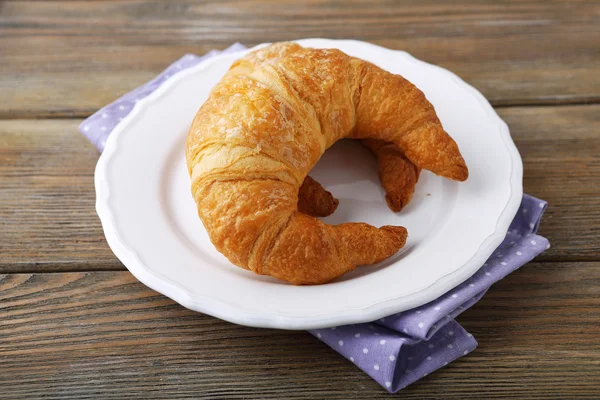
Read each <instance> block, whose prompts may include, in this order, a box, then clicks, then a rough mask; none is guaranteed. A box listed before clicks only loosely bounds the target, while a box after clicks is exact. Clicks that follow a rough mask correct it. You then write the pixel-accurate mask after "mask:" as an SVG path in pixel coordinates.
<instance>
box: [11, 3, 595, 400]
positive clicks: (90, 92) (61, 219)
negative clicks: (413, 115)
mask: <svg viewBox="0 0 600 400" xmlns="http://www.w3.org/2000/svg"><path fill="white" fill-rule="evenodd" d="M302 37H329V38H339V39H346V38H356V39H359V40H366V41H369V42H372V43H375V44H379V45H382V46H385V47H388V48H393V49H403V50H406V51H408V52H410V53H412V54H413V55H415V56H416V57H418V58H420V59H423V60H425V61H429V62H432V63H435V64H438V65H441V66H443V67H446V68H448V69H450V70H452V71H453V72H455V73H457V74H458V75H459V76H461V77H463V78H464V79H465V80H466V81H468V82H469V83H471V84H473V85H474V86H475V87H477V88H478V89H479V90H481V91H482V92H483V94H484V95H485V96H486V97H487V98H488V99H490V101H491V102H492V103H493V104H494V105H495V106H498V107H502V108H500V109H499V110H498V111H499V113H500V115H501V117H502V118H504V119H505V120H506V121H507V122H508V124H509V126H510V127H511V132H512V134H513V138H514V139H515V142H516V144H517V147H518V148H519V151H520V152H521V155H522V157H523V161H524V167H525V174H524V189H525V192H526V193H530V194H532V195H535V196H537V197H540V198H543V199H545V200H548V201H549V204H550V205H549V209H548V211H547V213H546V215H545V217H544V219H543V221H542V225H541V229H540V234H542V235H544V236H546V237H548V238H549V240H550V242H551V243H552V248H551V249H550V250H548V251H547V252H546V253H544V254H543V255H541V256H540V257H538V258H537V259H536V262H534V263H530V264H528V265H527V266H525V267H523V268H521V269H520V270H519V271H517V272H515V273H514V274H511V275H509V276H508V277H507V278H505V279H504V280H503V281H501V282H500V283H498V284H497V285H496V286H494V287H493V288H492V289H491V290H490V291H489V292H488V293H487V294H486V296H485V297H484V298H483V300H482V301H480V302H479V303H478V304H477V305H475V306H474V307H473V308H471V309H470V310H467V311H466V312H465V313H463V314H462V315H461V316H459V318H458V320H459V322H460V323H461V324H463V326H465V328H466V329H467V330H468V331H470V332H471V333H473V334H474V336H475V337H476V338H477V340H478V341H479V347H478V349H477V350H476V351H474V352H473V353H471V354H469V355H468V356H466V357H463V358H461V359H459V360H457V361H456V362H453V363H451V364H450V365H448V366H447V367H444V368H443V369H441V370H439V371H436V373H435V374H431V375H430V376H428V377H426V378H424V379H422V380H420V381H419V382H417V383H415V384H413V385H411V386H410V387H408V388H407V389H405V390H402V391H401V392H400V393H399V394H398V395H397V396H392V397H402V398H409V399H412V398H414V399H421V398H456V399H464V398H509V397H512V398H530V399H549V398H556V399H567V398H568V399H597V398H598V393H599V392H598V388H599V385H598V382H599V381H600V346H599V345H598V343H599V342H598V337H600V325H598V321H599V320H600V239H599V238H600V203H599V200H598V199H600V186H599V185H598V184H597V183H596V182H600V104H596V103H600V80H599V79H598V76H599V73H600V2H598V1H594V0H574V1H558V0H551V1H543V0H523V1H511V0H501V1H478V0H460V1H458V2H452V3H450V2H441V1H434V0H424V1H419V0H405V1H394V0H382V1H377V2H372V1H357V0H345V1H343V0H307V1H304V2H297V1H295V0H281V1H277V2H265V1H258V0H247V1H244V0H224V1H218V2H208V1H207V2H197V1H192V0H186V1H177V2H164V1H142V0H125V1H43V2H40V1H0V161H1V162H0V274H2V273H5V274H6V275H0V371H1V373H0V399H16V398H42V397H43V398H50V399H54V398H55V399H58V398H61V399H62V398H99V397H102V398H114V399H124V398H140V397H143V398H203V399H204V398H205V399H219V398H222V399H242V398H273V399H274V398H291V399H316V398H328V399H365V398H390V395H389V394H388V393H387V392H385V391H384V390H383V389H382V388H381V387H380V386H379V385H378V384H377V383H375V382H374V381H372V380H371V379H370V378H369V377H368V376H367V375H365V374H364V373H363V372H362V371H360V370H358V369H357V368H356V367H355V366H354V365H352V364H350V363H349V362H347V361H346V360H344V359H343V358H342V357H340V356H339V355H338V354H337V353H335V352H334V351H333V350H331V349H329V348H328V347H327V346H326V345H324V344H322V343H320V342H319V341H317V340H316V339H315V338H313V337H312V336H310V335H309V334H307V333H305V332H291V331H277V330H262V329H253V328H246V327H242V326H238V325H233V324H229V323H227V322H223V321H220V320H217V319H215V318H212V317H209V316H206V315H202V314H199V313H193V312H191V311H189V310H186V309H184V308H182V307H181V306H179V305H177V304H175V303H173V302H172V301H171V300H169V299H167V298H165V297H164V296H162V295H160V294H158V293H156V292H154V291H152V290H150V289H148V288H146V287H145V286H143V285H142V284H140V283H139V282H137V281H136V279H135V278H133V277H132V276H131V275H130V274H129V273H128V272H127V271H124V267H123V265H122V264H121V263H120V262H119V261H118V260H117V259H116V257H115V256H114V255H113V254H112V252H111V251H110V249H109V248H108V246H107V244H106V241H105V239H104V235H103V234H102V230H101V226H100V222H99V220H98V218H97V216H96V214H95V211H94V200H95V194H94V188H93V172H94V167H95V164H96V161H97V158H98V154H97V152H96V151H95V150H94V149H93V147H92V146H91V145H90V144H88V143H87V142H86V141H85V139H84V138H83V137H81V135H80V134H79V133H78V132H77V125H78V124H79V122H80V121H81V119H80V118H82V117H86V116H88V115H89V114H90V113H92V112H94V111H95V110H97V109H98V108H99V107H101V106H103V105H105V104H107V103H109V102H111V101H112V100H114V99H115V98H116V97H118V96H119V95H121V94H123V93H126V92H127V91H129V90H131V89H132V88H134V87H136V86H138V85H139V84H141V83H143V82H145V81H147V80H149V79H151V78H153V77H154V76H155V74H156V73H157V72H159V71H161V70H162V69H163V68H164V67H166V66H167V65H168V64H169V63H171V62H172V61H174V60H175V59H177V58H178V57H180V56H182V55H183V54H185V53H196V54H201V53H204V52H206V51H208V50H210V49H212V48H224V47H226V46H228V45H229V44H231V43H233V42H235V41H240V42H242V43H244V44H246V45H254V44H258V43H262V42H269V41H279V40H290V39H296V38H302ZM542 105H543V106H542ZM550 105H552V106H550ZM44 118H53V119H44ZM54 118H61V119H60V120H57V119H54Z"/></svg>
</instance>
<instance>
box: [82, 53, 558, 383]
mask: <svg viewBox="0 0 600 400" xmlns="http://www.w3.org/2000/svg"><path fill="white" fill-rule="evenodd" d="M244 49H246V48H245V47H244V46H243V45H241V44H239V43H236V44H234V45H232V46H231V47H229V48H227V49H225V50H224V51H223V52H227V53H230V52H235V51H241V50H244ZM219 53H221V52H218V51H214V50H213V51H211V52H209V53H207V54H205V55H204V56H201V57H199V56H195V55H192V54H187V55H185V56H183V57H182V58H180V59H179V60H178V61H176V62H175V63H173V64H171V65H170V66H169V67H168V68H167V69H166V70H165V71H163V72H162V73H161V74H159V75H158V76H157V77H156V78H155V79H153V80H151V81H150V82H148V83H146V84H144V85H142V86H140V87H139V88H137V89H135V90H133V91H132V92H129V93H128V94H126V95H124V96H123V97H121V98H119V99H118V100H116V101H115V102H113V103H111V104H109V105H107V106H106V107H104V108H102V109H101V110H99V111H98V112H96V113H95V114H93V115H92V116H90V117H89V118H88V119H86V120H85V121H83V123H82V124H81V125H80V127H79V129H80V131H81V132H82V133H83V134H84V135H85V137H87V138H88V139H89V140H90V142H92V143H93V144H94V145H95V146H96V148H97V149H98V150H99V151H100V152H101V151H102V150H104V145H105V143H106V139H107V138H108V136H109V135H110V133H111V132H112V130H113V129H114V128H115V127H116V126H117V125H118V123H119V121H121V120H122V119H123V118H124V117H125V116H127V115H128V114H129V113H130V112H131V110H132V108H133V107H134V106H135V103H136V102H138V101H139V100H140V99H142V98H144V97H146V96H148V95H149V94H150V93H152V92H153V91H154V90H156V89H157V88H158V87H159V86H160V85H161V84H162V83H163V82H165V81H166V80H167V79H169V77H171V76H172V75H174V74H176V73H178V72H179V71H182V70H184V69H186V68H189V67H192V66H195V65H197V64H199V63H201V62H202V61H204V60H205V59H207V58H210V57H212V56H215V55H217V54H219ZM545 209H546V202H545V201H543V200H539V199H536V198H535V197H532V196H528V195H524V196H523V200H522V202H521V206H520V208H519V211H518V212H517V215H516V216H515V218H514V220H513V222H512V224H511V225H510V229H509V231H508V233H507V234H506V237H505V239H504V241H503V242H502V244H501V245H500V246H499V247H498V248H497V249H496V251H494V253H493V254H492V255H491V257H490V258H489V259H488V260H487V262H486V263H484V264H483V266H482V267H481V269H480V270H479V271H478V272H476V273H475V275H473V276H472V277H471V278H469V279H468V280H467V281H465V282H463V283H462V284H461V285H459V286H457V287H456V288H454V289H452V290H451V291H449V292H448V293H446V294H444V295H443V296H441V297H440V298H438V299H436V300H434V301H432V302H430V303H428V304H425V305H423V306H420V307H417V308H415V309H412V310H408V311H404V312H401V313H398V314H394V315H390V316H388V317H385V318H381V319H379V320H377V321H373V322H371V323H364V324H356V325H347V326H338V327H333V328H327V329H315V330H312V331H310V333H311V334H313V335H314V336H315V337H317V338H318V339H320V340H322V341H323V342H325V343H326V344H327V345H329V346H330V347H331V348H333V349H334V350H336V351H337V352H339V353H340V354H342V355H343V356H344V357H346V358H347V359H348V360H350V361H351V362H352V363H354V364H356V365H357V366H358V367H359V368H360V369H362V370H363V371H365V372H366V373H367V374H369V375H370V376H371V377H372V378H373V379H375V380H376V381H377V382H379V384H381V385H382V386H383V387H384V388H386V389H387V390H388V391H390V392H396V391H398V390H400V389H402V388H404V387H406V386H407V385H410V384H411V383H413V382H415V381H417V380H419V379H421V378H422V377H424V376H426V375H427V374H430V373H432V372H433V371H435V370H437V369H439V368H441V367H443V366H444V365H447V364H448V363H449V362H452V361H454V360H456V359H457V358H459V357H462V356H464V355H466V354H468V353H469V352H471V351H473V350H474V349H475V347H477V342H476V341H475V339H474V338H473V336H472V335H471V334H470V333H468V332H467V331H465V330H464V329H463V328H462V327H461V326H460V324H458V322H456V321H455V320H454V318H455V317H456V316H457V315H459V314H460V313H462V312H463V311H464V310H466V309H467V308H469V307H471V306H472V305H473V304H475V303H476V302H477V301H479V299H481V297H483V295H484V294H485V292H487V290H488V289H489V288H490V286H491V285H492V284H494V283H495V282H497V281H499V280H500V279H502V278H504V277H505V276H506V275H508V274H509V273H511V272H513V271H514V270H516V269H517V268H519V267H521V266H522V265H524V264H526V263H527V262H529V261H531V260H532V259H533V258H534V257H536V256H537V255H538V254H540V253H541V252H543V251H544V250H546V249H547V248H549V247H550V244H549V243H548V241H547V240H546V239H545V238H544V237H541V236H538V235H537V234H536V232H537V229H538V225H539V223H540V220H541V218H542V214H543V212H544V210H545Z"/></svg>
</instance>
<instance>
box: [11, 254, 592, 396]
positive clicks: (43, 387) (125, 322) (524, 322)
mask: <svg viewBox="0 0 600 400" xmlns="http://www.w3.org/2000/svg"><path fill="white" fill-rule="evenodd" d="M599 319H600V263H597V262H596V263H558V264H557V263H542V264H540V263H531V264H529V265H527V266H526V267H524V268H522V269H521V270H519V271H517V272H515V273H514V274H511V275H509V276H508V277H507V278H505V279H504V280H503V281H501V282H499V283H498V284H497V285H496V286H494V287H493V288H492V289H491V290H490V291H489V292H488V294H486V296H485V297H484V298H483V300H482V301H481V302H480V303H478V304H477V305H476V306H475V307H473V308H472V309H470V310H467V311H466V312H465V313H464V314H462V315H461V316H459V318H458V321H459V322H460V323H462V324H463V325H464V326H465V328H466V329H467V330H468V331H469V332H471V333H472V334H473V335H474V336H475V337H476V338H477V340H478V341H479V347H478V349H476V350H475V351H474V352H473V353H471V354H469V355H468V356H466V357H463V358H461V359H459V360H458V361H456V362H454V363H452V364H450V365H448V366H447V367H445V368H443V369H441V370H439V371H437V372H436V373H435V374H432V375H430V376H428V377H427V378H425V379H423V380H421V381H419V382H417V383H416V384H414V385H412V386H410V387H408V388H407V389H405V390H403V391H402V392H401V393H400V395H399V397H402V398H406V399H421V398H442V397H443V398H461V399H462V398H506V397H509V396H512V397H515V398H528V399H548V398H556V399H559V398H560V399H564V398H577V399H584V398H590V399H591V398H597V394H598V392H597V389H598V386H597V384H598V381H599V380H600V346H598V337H600V325H598V320H599ZM0 371H2V373H1V374H0V387H1V388H2V390H0V398H3V399H4V398H6V399H8V398H25V397H27V398H38V397H44V398H92V397H98V396H101V397H103V398H115V399H117V398H118V399H125V398H139V395H140V392H142V391H143V392H142V393H143V397H144V398H173V397H176V398H183V397H191V398H203V399H204V398H206V399H217V398H223V399H242V398H293V399H314V398H328V399H365V398H382V399H384V398H390V395H389V394H387V392H385V391H384V390H383V389H382V388H381V387H379V386H378V385H377V384H376V383H375V382H374V381H372V380H371V379H370V378H369V377H368V376H367V375H365V374H364V373H363V372H361V371H360V370H358V369H357V368H356V367H355V366H354V365H352V364H351V363H349V362H348V361H346V360H345V359H343V358H342V357H340V356H339V355H338V354H337V353H335V352H334V351H333V350H331V349H329V348H328V347H327V346H326V345H324V344H322V343H320V342H318V341H317V340H316V339H315V338H313V337H312V336H310V335H309V334H307V333H305V332H292V331H278V330H270V329H254V328H246V327H242V326H238V325H233V324H229V323H227V322H223V321H220V320H218V319H215V318H212V317H208V316H205V315H202V314H199V313H194V312H191V311H189V310H186V309H184V308H183V307H181V306H179V305H177V304H174V303H173V302H172V301H171V300H169V299H167V298H165V297H163V296H162V295H159V294H157V293H155V292H153V291H152V290H150V289H148V288H146V287H145V286H143V285H142V284H140V283H137V281H136V280H135V278H133V277H132V276H131V275H130V274H129V273H128V272H92V273H54V274H12V275H6V276H0Z"/></svg>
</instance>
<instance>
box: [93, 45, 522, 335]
mask: <svg viewBox="0 0 600 400" xmlns="http://www.w3.org/2000/svg"><path fill="white" fill-rule="evenodd" d="M295 42H299V43H300V44H303V43H307V42H321V43H323V44H327V43H329V44H328V45H326V46H323V47H338V46H335V44H336V43H346V44H348V45H353V46H367V47H371V48H372V49H373V50H375V51H378V52H380V53H384V54H383V55H384V56H390V55H392V56H396V57H397V56H401V57H404V58H406V59H407V60H408V61H410V62H411V63H424V64H427V65H429V66H431V67H433V68H435V69H436V70H437V71H438V72H439V73H441V74H444V75H446V76H447V77H449V78H451V79H452V80H453V81H454V82H455V84H457V85H458V86H459V87H462V88H464V89H465V91H466V93H468V94H469V95H470V96H472V97H473V98H474V99H475V100H476V102H477V104H478V105H479V107H481V108H482V110H483V111H484V112H485V114H486V116H487V117H488V119H490V120H493V121H495V122H496V123H497V128H498V130H499V134H500V137H501V138H502V140H503V142H504V144H505V146H506V148H507V150H508V153H509V155H510V159H511V174H510V191H511V193H510V197H509V199H508V201H507V203H506V205H505V208H504V210H503V211H502V212H501V213H500V216H499V217H498V220H497V221H496V228H495V230H494V232H493V233H492V234H491V235H490V236H488V237H487V238H486V239H485V240H484V241H483V242H482V244H481V245H480V247H479V248H478V250H477V251H476V252H475V254H474V255H473V256H472V257H471V258H470V259H469V260H468V261H467V262H466V263H465V264H463V265H462V266H460V267H458V268H457V269H456V270H454V271H453V272H451V273H449V274H446V275H444V276H442V277H440V278H438V279H437V280H435V281H434V282H433V283H432V284H431V285H429V286H427V287H426V288H424V289H422V290H420V291H418V292H415V293H412V294H410V295H408V296H400V297H395V298H392V299H388V300H385V301H381V302H378V303H375V304H371V305H369V306H365V307H363V308H352V309H346V310H344V311H343V312H341V311H336V312H332V313H328V314H319V315H308V316H307V315H304V316H291V315H281V314H277V313H262V314H257V313H251V312H248V311H247V310H243V309H240V308H239V307H237V306H233V305H231V304H228V303H227V302H226V301H223V300H220V299H216V298H213V297H209V296H206V295H201V294H192V293H189V292H188V291H187V290H186V289H184V288H182V287H180V286H179V285H177V284H176V283H174V282H172V281H170V280H168V279H165V278H164V277H160V276H158V275H156V274H155V273H154V272H152V271H151V270H150V269H149V268H147V267H145V266H144V264H143V263H142V262H141V260H140V258H139V256H138V255H137V253H136V251H135V250H133V249H132V248H130V247H129V246H127V244H126V243H125V242H124V241H123V240H122V239H121V237H120V235H119V233H118V231H117V229H116V225H115V221H114V215H113V214H112V212H111V209H110V206H109V201H108V199H109V197H110V194H109V193H110V185H109V183H108V180H107V179H106V175H107V167H108V165H109V163H110V161H111V159H112V157H113V155H114V154H115V152H116V151H117V148H118V147H117V146H116V143H117V139H118V137H119V136H120V135H121V133H122V132H125V131H126V130H127V129H126V128H127V127H128V126H129V125H130V124H131V123H133V122H134V121H135V120H136V118H137V116H138V115H140V114H141V113H142V111H143V110H144V109H145V107H146V105H147V104H150V103H152V102H154V101H155V100H157V99H159V98H160V97H161V96H162V94H163V93H164V92H166V91H167V90H168V89H169V88H170V87H171V86H172V85H173V84H174V83H175V82H177V81H179V80H181V79H184V78H185V77H187V76H188V75H192V74H194V73H195V72H197V71H198V70H201V69H203V68H206V67H207V66H209V65H210V64H212V63H215V62H216V61H217V60H219V59H220V58H222V57H223V56H231V54H239V55H240V56H241V55H243V54H246V53H248V52H250V51H253V50H255V49H257V48H260V47H264V46H267V45H268V44H269V43H262V44H259V45H257V46H255V47H253V48H250V49H247V50H243V51H240V52H236V53H229V54H225V55H217V56H215V57H212V58H210V59H207V60H205V61H202V62H200V63H199V64H198V65H196V66H193V67H190V68H188V69H187V70H185V71H182V72H180V73H178V74H176V75H174V76H173V77H172V79H169V80H168V81H167V82H165V83H163V84H162V85H161V86H160V87H159V88H157V89H156V90H155V91H154V92H152V93H151V94H150V95H148V96H147V97H145V98H143V99H141V100H140V101H139V102H137V103H136V105H135V106H134V108H133V109H132V111H131V112H130V113H129V114H128V115H127V116H126V117H125V118H124V119H123V120H122V121H121V122H120V123H119V124H118V125H117V126H116V127H115V128H114V130H113V131H112V132H111V134H110V135H109V137H108V139H107V141H106V146H105V150H104V152H103V153H102V154H101V155H100V158H99V160H98V163H97V164H96V169H95V174H94V183H95V188H96V212H97V214H98V216H99V218H100V221H101V224H102V228H103V231H104V235H105V237H106V240H107V243H108V245H109V247H110V248H111V250H112V251H113V253H114V254H115V255H116V256H117V258H118V259H119V260H120V261H121V262H122V263H123V264H124V265H125V267H126V268H127V269H128V270H129V271H130V272H131V273H132V274H133V275H134V276H135V277H136V279H138V280H139V281H140V282H142V283H143V284H145V285H146V286H148V287H150V288H151V289H153V290H155V291H157V292H159V293H162V294H163V295H165V296H167V297H169V298H171V299H173V300H174V301H176V302H177V303H179V304H181V305H182V306H184V307H186V308H188V309H191V310H193V311H198V312H202V313H206V314H209V315H212V316H215V317H217V318H220V319H223V320H226V321H229V322H233V323H237V324H241V325H247V326H253V327H264V328H277V329H292V330H304V329H318V328H326V327H332V326H340V325H347V324H351V323H362V322H370V321H374V320H377V319H379V318H382V317H385V316H388V315H390V314H394V313H397V312H401V311H405V310H409V309H412V308H414V307H418V306H421V305H423V304H426V303H428V302H430V301H432V300H434V299H435V298H437V297H439V296H440V295H442V294H443V293H446V292H448V291H449V290H451V289H453V288H455V287H456V286H458V285H460V284H461V283H462V282H464V281H465V280H466V279H468V278H469V277H471V276H472V275H473V274H474V273H475V272H477V270H479V269H480V268H481V266H482V265H483V263H484V262H485V261H486V260H487V259H488V258H489V256H490V255H491V254H492V252H493V251H494V250H495V249H496V248H497V247H498V246H499V245H500V243H501V242H502V240H504V237H505V235H506V232H507V231H508V228H509V225H510V223H511V222H512V220H513V218H514V216H515V215H516V213H517V210H518V208H519V205H520V203H521V199H522V197H523V185H522V176H523V164H522V160H521V156H520V154H519V152H518V150H517V148H516V146H515V144H514V142H513V140H512V137H511V135H510V131H509V128H508V125H507V124H506V123H505V122H504V121H503V120H502V119H501V118H500V116H499V115H498V114H497V113H496V111H495V110H494V109H493V107H492V106H491V105H490V103H489V102H488V101H487V99H486V98H485V97H484V96H483V95H482V94H481V93H480V92H479V91H478V90H477V89H475V88H474V87H473V86H471V85H469V84H468V83H466V82H465V81H463V80H462V79H461V78H459V77H458V76H457V75H456V74H454V73H453V72H451V71H449V70H447V69H445V68H442V67H439V66H437V65H434V64H430V63H427V62H425V61H422V60H419V59H417V58H416V57H414V56H412V55H410V54H409V53H407V52H405V51H402V50H392V49H387V48H385V47H381V46H378V45H374V44H372V43H368V42H363V41H357V40H335V39H320V38H314V39H301V40H295ZM307 47H310V45H307ZM407 297H409V298H411V301H407V300H406V298H407ZM400 302H402V305H401V306H400V305H398V303H400Z"/></svg>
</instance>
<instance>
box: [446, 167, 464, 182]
mask: <svg viewBox="0 0 600 400" xmlns="http://www.w3.org/2000/svg"><path fill="white" fill-rule="evenodd" d="M448 178H450V179H453V180H455V181H459V182H464V181H466V180H467V179H468V178H469V169H468V168H467V166H466V165H465V164H464V163H461V164H457V165H455V166H454V167H453V168H452V169H450V171H449V174H448Z"/></svg>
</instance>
